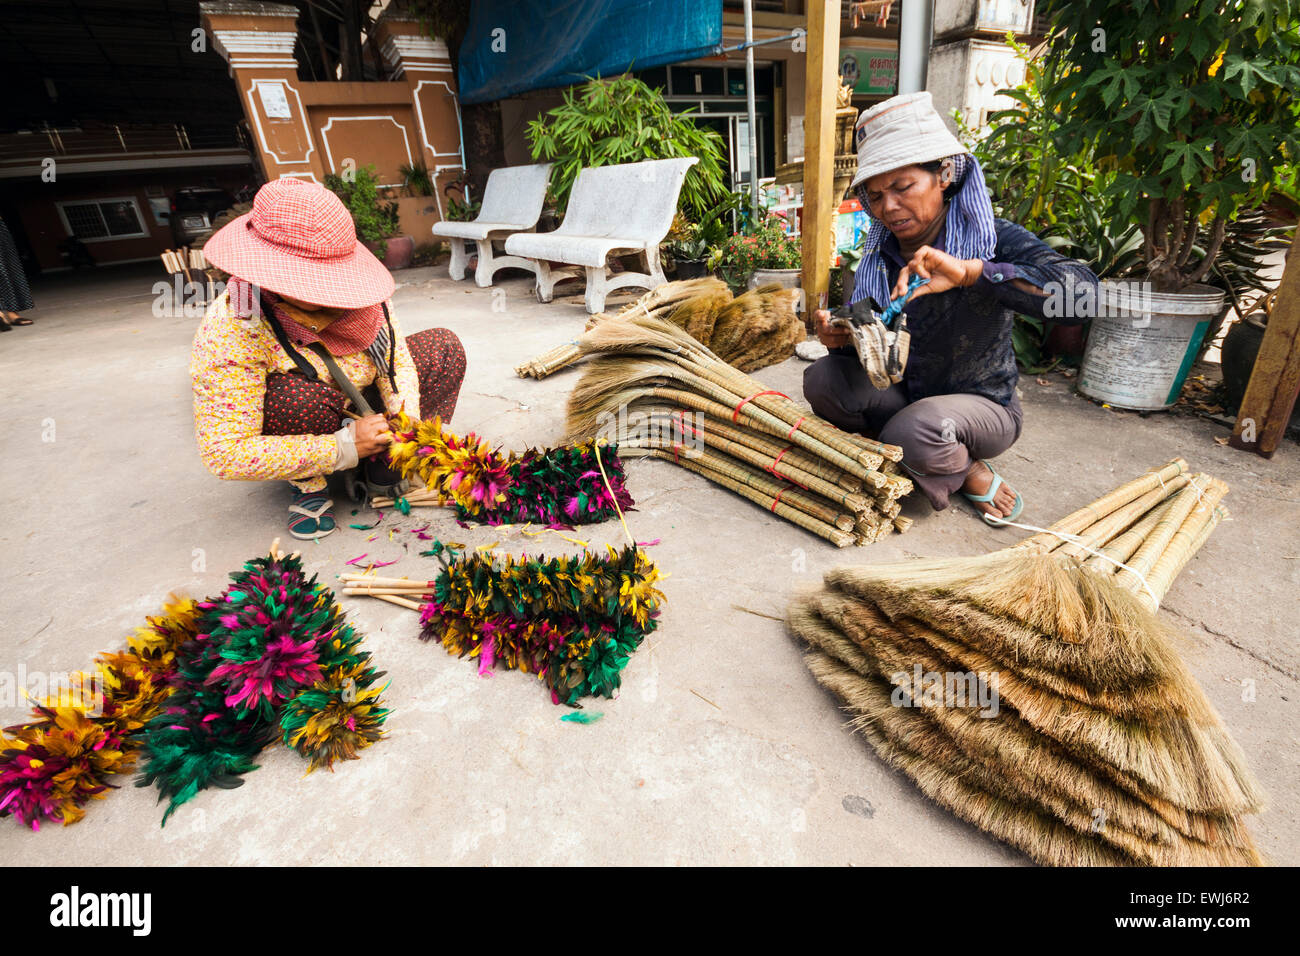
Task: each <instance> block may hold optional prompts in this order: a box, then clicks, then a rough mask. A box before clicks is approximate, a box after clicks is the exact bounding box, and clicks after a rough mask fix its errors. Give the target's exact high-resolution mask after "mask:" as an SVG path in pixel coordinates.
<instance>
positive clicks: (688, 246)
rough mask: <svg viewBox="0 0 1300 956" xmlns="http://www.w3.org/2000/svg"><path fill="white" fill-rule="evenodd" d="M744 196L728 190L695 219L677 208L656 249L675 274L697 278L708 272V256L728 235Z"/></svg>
mask: <svg viewBox="0 0 1300 956" xmlns="http://www.w3.org/2000/svg"><path fill="white" fill-rule="evenodd" d="M744 200H745V197H744V196H743V195H742V194H740V193H737V192H731V193H728V194H727V197H726V198H725V199H723V200H722V202H720V203H718V204H717V205H716V206H714V207H713V208H712V209H710V210H709V211H708V212H707V213H706V214H705V215H704V217H703V218H702V219H701V220H700V221H699V222H691V221H690V220H689V219H688V218H687V217H686V215H685V214H684V213H681V212H679V213H678V214H677V215H676V216H675V217H674V218H673V228H672V229H670V230H669V231H668V240H667V241H666V242H664V243H663V244H662V245H661V246H660V247H659V249H660V252H662V253H663V254H664V255H665V256H666V257H667V258H668V260H669V261H670V262H671V263H672V266H671V268H672V270H673V275H674V277H675V278H677V279H698V278H700V277H701V276H705V275H708V273H709V262H708V260H709V256H710V254H711V253H712V252H713V251H714V250H715V249H716V248H718V247H719V246H720V245H722V244H723V243H724V242H726V241H727V238H728V237H729V236H730V235H731V229H730V226H731V218H732V215H733V214H734V213H735V212H737V211H738V210H739V209H740V208H741V206H742V205H743V204H744Z"/></svg>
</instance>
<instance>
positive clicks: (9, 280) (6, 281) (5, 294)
mask: <svg viewBox="0 0 1300 956" xmlns="http://www.w3.org/2000/svg"><path fill="white" fill-rule="evenodd" d="M33 305H34V303H33V302H32V290H31V289H30V288H29V287H28V285H27V273H25V272H23V264H22V260H20V259H19V258H18V249H17V247H15V246H14V237H13V236H11V235H10V234H9V227H8V226H6V225H5V221H4V220H3V219H0V311H4V312H25V311H27V310H28V309H30V308H32V306H33Z"/></svg>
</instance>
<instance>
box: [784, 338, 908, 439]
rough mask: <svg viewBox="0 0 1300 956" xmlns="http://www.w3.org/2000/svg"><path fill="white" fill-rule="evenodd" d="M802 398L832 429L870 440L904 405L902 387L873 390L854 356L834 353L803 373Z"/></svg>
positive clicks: (810, 366)
mask: <svg viewBox="0 0 1300 956" xmlns="http://www.w3.org/2000/svg"><path fill="white" fill-rule="evenodd" d="M803 395H804V398H806V399H807V400H808V403H809V404H810V405H812V410H813V411H814V412H816V413H817V414H818V415H819V416H821V417H822V418H824V419H826V420H827V421H828V422H830V423H831V424H832V425H834V426H835V427H836V428H839V429H842V430H843V431H846V432H857V433H860V434H865V435H868V436H869V437H871V438H877V437H878V436H879V434H880V430H881V429H882V428H884V427H885V423H886V422H888V421H889V420H890V419H891V418H893V417H894V415H896V414H897V413H898V412H900V411H901V410H902V409H903V407H904V406H906V405H907V393H906V392H905V391H904V390H903V386H902V385H893V386H890V387H889V388H884V389H880V388H876V387H875V386H874V385H872V384H871V379H869V378H868V377H867V373H866V372H865V371H864V370H863V368H862V364H861V363H860V362H859V361H858V358H857V356H856V355H837V354H835V353H834V352H832V353H831V354H830V355H826V356H823V357H822V358H819V359H818V360H817V361H815V362H813V363H812V364H811V365H809V366H808V367H807V368H806V369H804V372H803Z"/></svg>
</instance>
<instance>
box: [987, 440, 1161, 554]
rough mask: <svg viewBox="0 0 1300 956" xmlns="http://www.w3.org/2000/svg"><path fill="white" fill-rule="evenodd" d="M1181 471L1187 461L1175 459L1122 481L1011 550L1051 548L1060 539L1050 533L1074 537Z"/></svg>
mask: <svg viewBox="0 0 1300 956" xmlns="http://www.w3.org/2000/svg"><path fill="white" fill-rule="evenodd" d="M1185 471H1187V462H1186V461H1184V460H1183V459H1181V458H1175V459H1173V460H1172V461H1170V462H1169V463H1168V464H1166V465H1164V466H1162V467H1161V468H1158V469H1156V470H1155V471H1149V472H1147V473H1146V474H1145V475H1140V476H1139V477H1137V478H1134V479H1133V480H1132V481H1128V482H1125V483H1124V484H1122V485H1120V486H1119V487H1118V488H1116V489H1114V490H1113V491H1109V492H1107V493H1106V494H1104V495H1102V496H1101V497H1100V498H1098V499H1097V500H1096V501H1094V502H1092V503H1091V504H1086V505H1084V506H1083V507H1082V508H1080V509H1079V510H1078V511H1073V512H1071V513H1070V514H1068V515H1066V516H1065V517H1064V518H1062V519H1061V520H1060V521H1058V522H1056V523H1055V524H1053V525H1051V526H1050V528H1049V529H1048V530H1047V531H1040V532H1039V533H1038V534H1036V535H1034V536H1033V537H1030V538H1026V539H1025V540H1024V541H1021V542H1020V543H1019V544H1015V545H1012V547H1013V548H1025V549H1031V550H1034V551H1039V552H1042V551H1043V550H1045V549H1046V548H1048V547H1052V546H1055V543H1056V542H1057V541H1059V540H1060V538H1059V537H1057V534H1053V533H1052V532H1057V533H1059V534H1078V533H1079V532H1080V531H1082V530H1083V529H1085V528H1087V527H1088V526H1089V525H1093V524H1096V523H1097V522H1099V521H1101V520H1102V519H1103V518H1105V517H1106V516H1107V515H1109V514H1110V513H1111V512H1112V511H1115V510H1116V509H1118V508H1121V507H1123V506H1124V505H1126V504H1128V503H1129V502H1130V501H1132V500H1133V499H1134V498H1137V497H1140V496H1141V495H1144V494H1146V493H1147V492H1148V491H1150V490H1151V489H1153V488H1158V487H1159V486H1160V484H1161V483H1162V482H1168V481H1169V480H1170V479H1171V478H1173V477H1174V476H1175V475H1181V474H1182V473H1183V472H1185Z"/></svg>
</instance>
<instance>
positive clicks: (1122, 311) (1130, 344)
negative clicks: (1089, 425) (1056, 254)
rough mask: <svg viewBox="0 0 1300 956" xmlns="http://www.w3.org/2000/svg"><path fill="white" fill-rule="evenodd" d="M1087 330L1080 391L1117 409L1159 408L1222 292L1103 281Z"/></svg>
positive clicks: (1218, 309) (1170, 400)
mask: <svg viewBox="0 0 1300 956" xmlns="http://www.w3.org/2000/svg"><path fill="white" fill-rule="evenodd" d="M1102 292H1103V295H1102V303H1101V304H1100V306H1099V309H1098V313H1099V314H1098V315H1097V316H1096V317H1094V318H1093V320H1092V328H1091V329H1090V330H1089V332H1088V347H1087V349H1086V350H1085V351H1084V353H1083V365H1082V367H1081V368H1080V369H1079V391H1080V392H1081V393H1083V394H1084V395H1086V396H1088V397H1089V398H1092V399H1096V400H1097V401H1099V402H1105V403H1106V404H1108V405H1114V406H1115V407H1116V408H1128V409H1133V410H1136V411H1143V412H1147V411H1160V410H1162V409H1166V408H1169V407H1170V406H1171V405H1173V404H1174V403H1175V402H1176V401H1178V395H1179V393H1180V392H1181V391H1182V390H1183V383H1184V382H1185V381H1186V380H1187V373H1188V371H1189V370H1190V369H1191V367H1192V363H1193V362H1194V361H1195V360H1196V353H1197V351H1198V350H1199V349H1200V347H1201V341H1202V340H1203V339H1204V338H1205V332H1206V330H1207V329H1208V328H1209V327H1210V323H1211V322H1212V321H1213V320H1214V319H1216V318H1217V317H1218V316H1220V315H1222V314H1223V310H1224V308H1225V300H1226V293H1224V291H1223V290H1222V289H1215V288H1213V287H1212V286H1204V285H1197V286H1191V287H1190V288H1189V289H1187V290H1184V291H1182V292H1153V291H1150V290H1149V289H1147V288H1146V286H1145V284H1143V283H1137V282H1103V283H1102Z"/></svg>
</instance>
